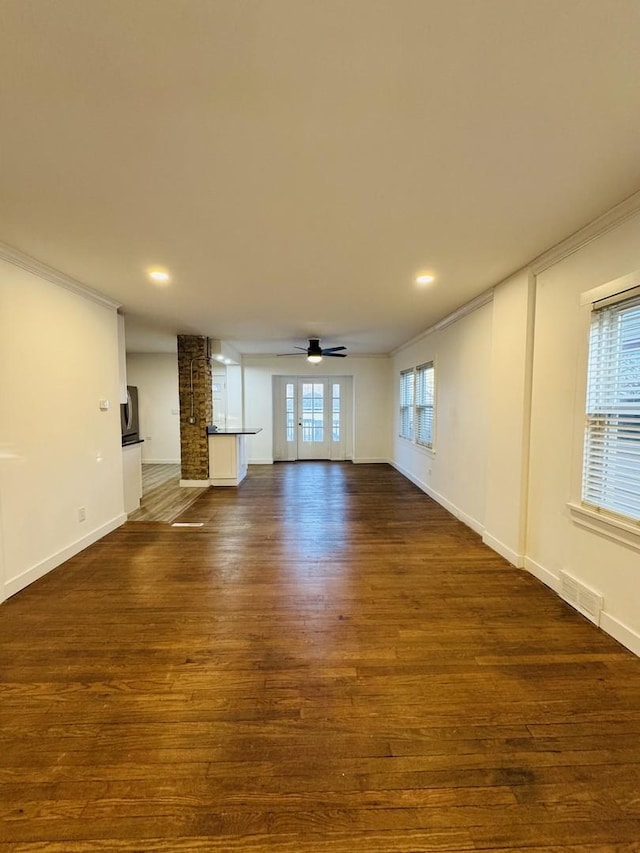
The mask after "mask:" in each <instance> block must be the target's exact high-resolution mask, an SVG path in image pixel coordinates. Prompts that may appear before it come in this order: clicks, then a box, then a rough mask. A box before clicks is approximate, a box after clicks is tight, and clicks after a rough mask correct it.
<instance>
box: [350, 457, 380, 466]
mask: <svg viewBox="0 0 640 853" xmlns="http://www.w3.org/2000/svg"><path fill="white" fill-rule="evenodd" d="M346 461H349V460H348V459H347V460H346ZM351 461H352V462H353V464H354V465H389V464H390V463H389V460H388V459H383V458H382V457H381V456H363V457H362V458H361V459H360V458H358V459H356V458H355V457H354V458H353V459H352V460H351Z"/></svg>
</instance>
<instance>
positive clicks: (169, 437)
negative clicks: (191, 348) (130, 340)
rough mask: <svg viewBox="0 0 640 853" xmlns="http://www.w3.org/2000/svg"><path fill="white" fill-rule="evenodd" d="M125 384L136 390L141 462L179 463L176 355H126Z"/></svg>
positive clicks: (178, 405)
mask: <svg viewBox="0 0 640 853" xmlns="http://www.w3.org/2000/svg"><path fill="white" fill-rule="evenodd" d="M127 383H128V384H129V385H135V386H137V388H138V405H139V415H140V438H143V439H144V444H143V445H142V461H143V462H148V463H178V462H180V415H179V411H180V401H179V394H178V357H177V355H176V353H128V354H127Z"/></svg>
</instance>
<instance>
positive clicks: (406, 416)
mask: <svg viewBox="0 0 640 853" xmlns="http://www.w3.org/2000/svg"><path fill="white" fill-rule="evenodd" d="M409 378H410V380H411V387H410V388H405V380H408V379H409ZM415 388H416V378H415V369H414V368H413V367H409V368H407V369H406V370H401V371H400V407H399V409H400V418H399V422H398V435H399V437H400V438H404V439H406V440H407V441H413V440H414V434H415V412H414V408H415ZM407 398H408V399H407ZM405 423H406V424H407V428H406V430H405Z"/></svg>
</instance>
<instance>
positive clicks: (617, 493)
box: [582, 287, 640, 522]
mask: <svg viewBox="0 0 640 853" xmlns="http://www.w3.org/2000/svg"><path fill="white" fill-rule="evenodd" d="M582 500H583V502H584V503H585V504H589V505H591V506H593V507H596V508H597V509H599V510H604V511H605V512H611V513H615V514H617V515H620V516H623V517H624V518H626V519H632V520H633V521H636V522H640V287H638V288H634V290H632V291H628V292H627V293H626V294H624V298H621V296H617V297H613V298H611V299H607V300H602V301H601V302H596V303H595V304H594V306H593V313H592V319H591V333H590V338H589V371H588V378H587V405H586V426H585V443H584V467H583V475H582Z"/></svg>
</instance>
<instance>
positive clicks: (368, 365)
mask: <svg viewBox="0 0 640 853" xmlns="http://www.w3.org/2000/svg"><path fill="white" fill-rule="evenodd" d="M390 365H391V362H390V359H387V358H365V357H362V358H358V357H356V356H349V357H348V358H346V359H342V358H335V359H324V360H323V361H322V363H321V364H320V365H312V364H309V363H308V362H307V361H306V359H304V358H299V359H293V358H287V359H282V358H277V357H274V358H261V357H253V358H252V357H249V356H247V357H245V358H244V361H243V366H244V418H245V423H246V424H247V425H248V426H260V427H262V429H263V431H262V432H261V433H259V434H258V435H254V436H250V438H249V440H248V451H249V463H254V464H255V463H268V462H272V461H273V399H272V377H273V376H313V375H316V376H317V375H322V376H353V395H354V405H353V420H354V423H353V456H354V460H353V461H354V462H386V461H388V459H389V455H390V422H389V414H388V413H389V405H388V403H389V397H390V395H391V394H392V374H391V370H390Z"/></svg>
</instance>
